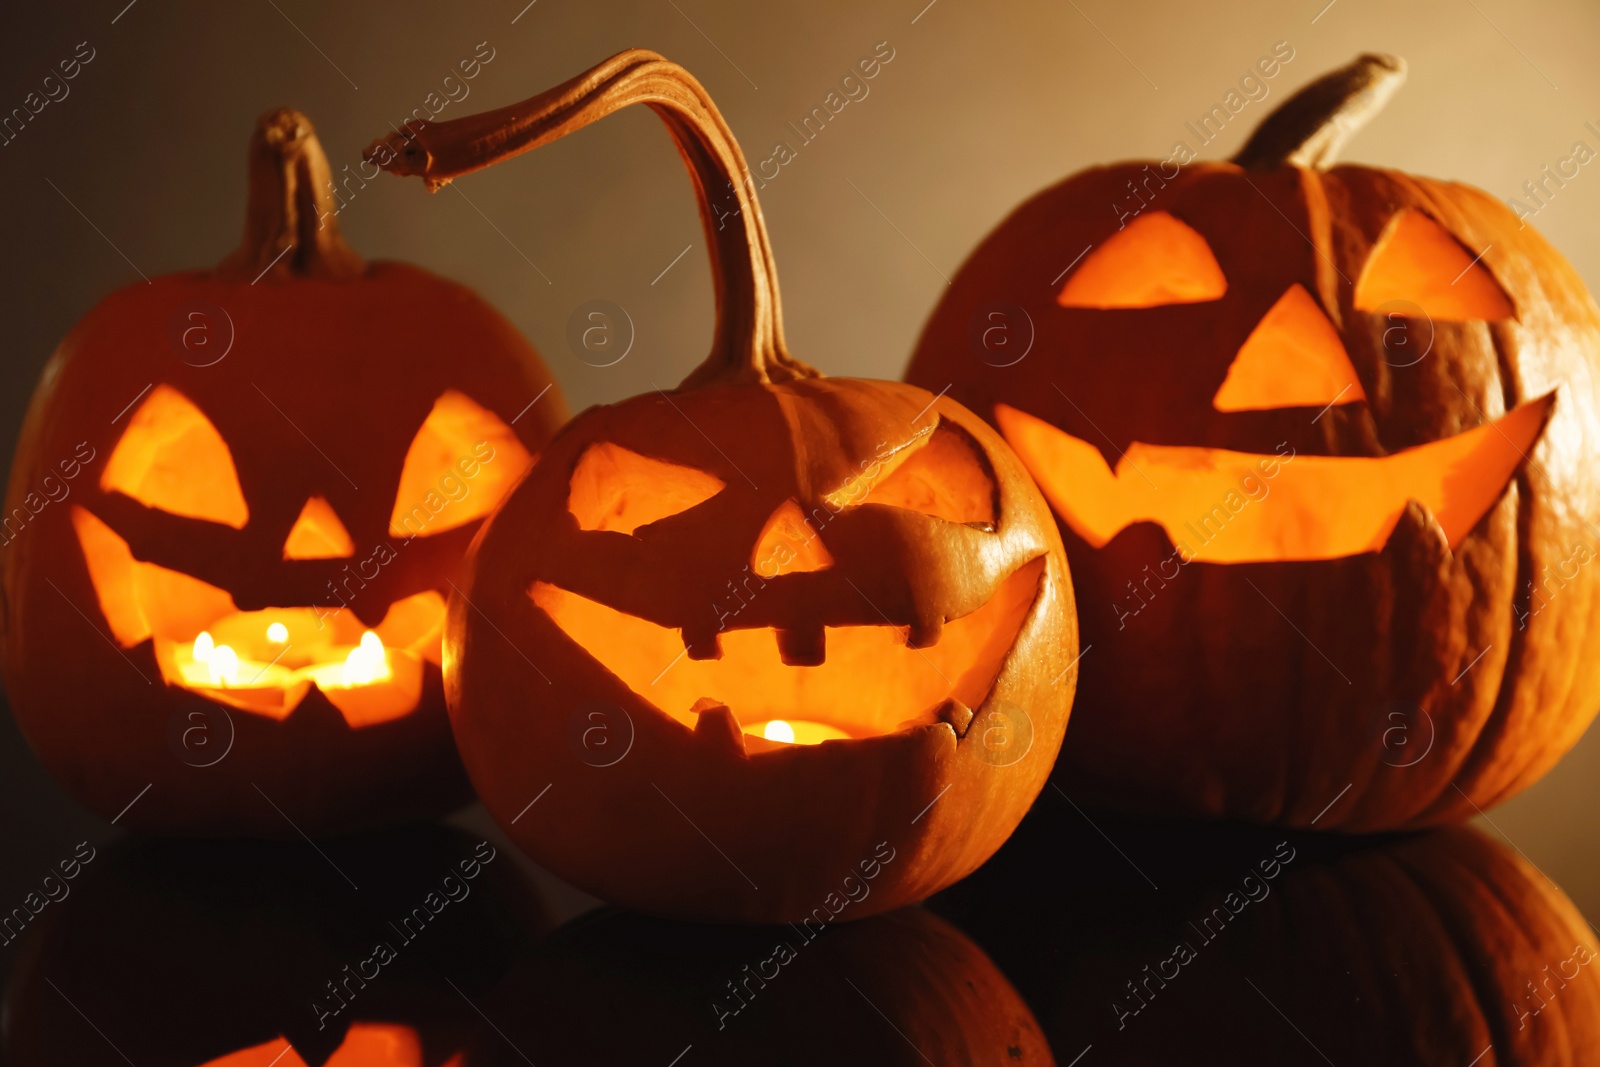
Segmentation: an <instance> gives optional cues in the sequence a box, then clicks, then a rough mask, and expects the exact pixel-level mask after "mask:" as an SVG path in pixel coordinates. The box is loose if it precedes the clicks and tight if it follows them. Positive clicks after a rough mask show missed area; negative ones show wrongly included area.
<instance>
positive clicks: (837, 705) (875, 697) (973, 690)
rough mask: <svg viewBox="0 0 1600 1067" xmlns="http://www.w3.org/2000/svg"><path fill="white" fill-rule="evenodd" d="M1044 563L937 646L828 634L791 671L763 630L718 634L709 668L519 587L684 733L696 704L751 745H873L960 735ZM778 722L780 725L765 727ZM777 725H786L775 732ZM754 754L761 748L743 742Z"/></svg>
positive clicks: (575, 599) (642, 622)
mask: <svg viewBox="0 0 1600 1067" xmlns="http://www.w3.org/2000/svg"><path fill="white" fill-rule="evenodd" d="M1044 565H1045V561H1044V558H1043V557H1040V558H1038V559H1035V560H1032V561H1030V562H1029V563H1027V564H1024V565H1023V566H1021V567H1019V568H1018V569H1017V570H1016V571H1015V572H1014V573H1012V575H1011V576H1010V577H1009V578H1007V579H1006V580H1005V581H1004V582H1003V583H1002V584H1001V586H1000V588H999V589H997V590H996V591H995V593H994V595H993V596H992V597H990V598H989V600H988V601H987V602H986V603H985V604H984V605H983V606H982V607H980V608H978V609H977V610H976V611H973V612H970V613H968V614H966V615H963V616H961V617H959V618H956V619H951V620H949V621H947V622H946V623H945V625H944V627H943V630H942V632H941V634H940V637H939V640H938V641H937V643H935V644H933V645H930V646H928V647H926V648H910V647H908V646H907V644H906V636H907V632H908V631H907V628H906V627H903V626H891V625H883V626H837V627H835V626H830V627H827V628H826V630H825V633H824V637H823V647H822V648H821V649H820V650H818V651H819V652H820V653H821V658H820V662H815V663H814V664H813V663H810V662H808V663H807V664H805V665H795V666H791V665H790V664H789V663H786V662H785V656H784V654H783V652H782V651H781V649H780V644H779V637H778V631H777V630H774V629H771V628H766V627H763V628H753V629H745V630H727V631H724V632H723V633H722V634H721V635H720V636H721V647H722V655H721V657H720V658H718V659H707V660H696V659H691V658H689V656H688V655H687V654H686V649H685V646H684V642H683V636H682V633H681V631H679V630H677V629H672V628H669V627H665V626H659V625H657V624H655V623H653V622H650V621H649V620H647V619H642V618H639V617H638V616H636V615H629V614H627V613H626V612H621V611H618V610H616V609H615V608H612V607H609V606H607V605H605V604H602V603H599V602H598V601H595V600H590V599H589V598H587V597H583V596H580V595H578V594H576V593H572V592H569V591H567V590H565V589H562V588H560V587H559V586H555V585H551V584H549V583H546V582H535V583H534V584H533V586H532V588H531V589H530V590H529V595H530V596H531V597H532V599H533V602H534V603H535V604H536V605H538V606H539V607H540V608H541V609H542V610H543V611H544V612H545V613H546V614H547V615H549V616H550V618H551V619H552V620H553V621H554V622H555V624H556V625H557V626H558V627H560V628H561V630H562V632H563V633H565V634H566V635H567V636H568V637H570V638H572V640H573V641H575V642H576V643H577V644H578V645H579V646H580V647H581V648H583V649H584V650H585V651H586V652H587V653H588V654H589V655H591V656H593V657H594V658H595V659H596V660H598V661H599V662H600V664H601V665H602V666H604V667H605V668H606V669H607V670H608V671H610V672H611V673H612V674H614V675H615V676H616V677H617V678H619V679H620V680H622V681H623V682H624V683H625V684H626V685H627V686H628V688H629V689H631V690H633V692H634V693H635V694H637V695H638V696H640V697H642V698H643V699H645V700H647V701H649V702H650V703H651V704H652V705H654V706H655V707H656V708H657V709H658V710H660V711H662V712H663V713H665V714H667V715H670V716H671V717H672V718H674V719H677V720H678V721H679V722H681V723H683V724H684V725H686V726H689V727H691V728H693V727H695V726H696V725H697V724H698V723H697V720H698V718H699V716H698V714H697V712H696V710H695V709H696V706H697V705H699V706H700V707H701V708H704V707H706V706H708V704H714V705H722V706H726V707H727V708H728V709H729V711H730V712H731V713H732V715H733V718H734V719H735V720H736V721H737V724H738V726H739V728H740V729H742V730H744V731H745V732H746V733H747V734H753V735H754V736H755V737H763V736H764V737H766V738H768V739H772V740H779V741H787V740H789V739H790V737H789V736H787V732H792V735H793V739H794V740H796V741H801V742H804V741H821V740H831V739H844V738H863V737H872V736H876V735H879V734H887V733H892V732H894V731H896V730H898V729H901V728H903V727H906V726H909V725H922V724H928V723H933V722H936V721H939V720H940V719H946V720H947V721H953V724H957V726H958V730H964V728H965V724H966V722H967V721H968V720H969V719H970V712H971V709H973V708H976V707H978V706H979V705H981V704H982V702H983V700H984V699H985V697H987V695H988V693H989V690H990V688H992V687H993V685H994V680H995V677H996V676H997V675H998V674H999V672H1000V668H1001V666H1002V665H1003V663H1004V662H1005V657H1006V655H1007V653H1009V652H1010V650H1011V648H1012V646H1013V645H1014V644H1015V643H1016V640H1017V635H1018V633H1019V632H1020V631H1021V629H1022V624H1023V622H1024V621H1025V620H1026V618H1027V617H1028V614H1029V612H1030V611H1031V609H1032V607H1033V604H1034V601H1035V600H1036V599H1037V597H1038V595H1039V587H1040V583H1041V581H1042V580H1043V574H1044ZM774 722H778V723H782V724H783V727H780V728H777V729H772V728H769V724H771V723H774ZM784 728H787V730H785V729H784ZM750 747H751V748H752V749H755V748H759V747H760V746H759V745H751V746H750Z"/></svg>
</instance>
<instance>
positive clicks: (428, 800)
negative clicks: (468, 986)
mask: <svg viewBox="0 0 1600 1067" xmlns="http://www.w3.org/2000/svg"><path fill="white" fill-rule="evenodd" d="M332 191H333V184H332V181H331V177H330V174H329V168H328V164H327V160H326V158H325V156H324V155H323V152H322V149H321V147H320V145H319V144H318V142H317V139H316V136H315V134H314V133H313V131H312V129H311V124H310V123H309V122H308V121H307V120H306V118H305V117H304V116H303V115H300V114H298V113H297V112H294V111H289V110H279V111H274V112H270V113H268V114H267V115H265V116H263V117H262V119H261V120H260V123H259V125H258V127H257V129H256V131H255V135H254V138H253V139H252V142H251V148H250V191H249V215H248V221H247V227H246V235H245V241H244V244H243V246H242V247H241V248H240V250H239V251H238V252H237V253H236V254H235V255H233V256H232V257H230V258H229V259H228V260H226V261H224V262H223V263H222V264H221V266H219V267H218V268H216V269H215V270H210V271H196V272H191V273H186V274H174V275H168V276H164V277H160V278H156V279H155V280H153V281H151V282H149V283H148V284H137V285H133V286H130V287H128V288H126V289H123V290H121V291H119V292H117V293H114V294H113V295H112V296H110V297H108V298H107V299H106V300H105V301H104V302H102V303H101V304H100V305H99V306H98V307H96V308H95V309H94V310H93V311H92V312H90V314H89V315H88V316H87V317H86V318H85V319H84V320H83V321H82V322H81V323H79V324H78V326H77V327H76V328H75V329H74V330H73V331H72V333H71V334H70V335H69V336H68V337H67V338H66V339H65V340H64V341H63V342H62V344H61V346H60V348H59V349H58V350H57V352H56V353H55V355H54V356H53V358H52V359H51V361H50V363H49V365H48V366H47V367H46V369H45V372H44V376H43V379H42V381H41V383H40V385H39V388H38V391H37V392H36V393H35V395H34V398H33V402H32V406H31V407H30V409H29V412H28V415H27V420H26V422H25V424H24V426H23V430H22V437H21V441H20V443H19V445H18V449H17V454H16V459H15V461H14V464H13V467H12V472H11V481H10V487H9V491H8V495H7V498H6V504H5V515H4V519H3V523H4V530H3V534H0V542H3V544H4V548H3V551H4V591H5V604H4V608H5V610H4V612H3V614H0V630H3V637H4V672H5V681H6V689H7V693H8V695H9V697H10V702H11V707H12V710H13V713H14V714H15V715H16V717H17V721H18V723H19V724H20V725H21V726H22V729H23V732H24V733H25V734H26V735H27V737H28V740H29V741H30V742H31V744H32V745H33V748H34V750H35V751H36V752H37V753H38V754H39V757H40V758H41V759H42V760H43V761H44V763H45V764H46V765H47V766H48V767H49V768H50V769H51V770H52V771H53V772H54V773H55V774H56V776H57V777H58V778H59V779H61V781H62V782H63V783H64V784H65V785H66V786H67V787H68V789H69V790H70V791H72V792H73V793H74V794H75V795H76V796H78V798H79V799H80V800H82V801H83V802H84V803H86V804H87V805H88V806H90V807H91V808H93V809H95V810H96V811H98V812H100V813H102V814H104V815H106V816H107V817H115V816H117V815H118V814H119V813H120V812H123V809H125V808H126V809H127V811H126V813H125V814H124V815H123V817H122V818H121V819H120V820H119V821H120V823H121V825H124V826H131V827H134V828H141V829H149V830H159V831H167V832H178V833H254V834H268V835H293V834H295V833H296V832H297V831H303V832H306V833H317V832H323V831H335V830H341V829H349V828H352V827H355V826H358V825H362V824H367V823H373V822H381V821H387V820H393V819H401V818H405V817H416V816H422V815H427V814H434V813H437V812H440V811H443V810H447V809H448V808H449V807H450V806H452V805H454V804H458V803H461V802H463V801H464V800H466V799H467V798H468V796H470V793H469V792H468V788H467V784H466V781H465V778H464V775H463V774H462V771H461V768H460V763H459V761H458V759H457V758H456V756H455V753H454V746H453V744H452V742H451V739H450V734H449V727H448V721H447V718H446V714H445V708H444V698H443V690H442V678H441V674H440V668H439V663H440V658H441V656H440V641H441V633H442V629H443V625H444V614H445V612H444V605H445V599H446V598H447V597H448V596H449V595H450V593H451V582H452V581H453V580H454V579H455V577H456V576H457V568H458V567H459V566H460V564H461V560H462V557H463V555H464V553H465V551H466V547H467V544H468V542H469V541H470V539H471V538H472V536H473V534H474V533H475V532H476V530H477V528H478V526H479V525H480V523H481V521H482V518H483V516H484V515H486V514H487V513H488V512H489V511H490V510H491V509H492V508H493V507H494V505H495V504H496V503H498V501H499V500H500V499H501V498H502V497H503V496H504V495H505V493H506V491H507V490H508V489H509V488H510V486H511V485H512V483H513V482H515V481H516V479H517V478H518V477H520V476H521V474H522V473H523V471H524V470H526V469H527V467H528V466H529V464H530V463H531V461H532V455H533V453H535V452H536V451H537V450H538V449H539V448H540V447H542V445H543V444H544V443H545V441H547V440H548V439H549V436H550V434H551V432H552V431H553V429H554V428H555V426H557V425H559V423H560V421H561V419H562V417H563V412H562V406H561V401H560V399H559V396H555V395H552V396H543V391H544V390H546V389H548V388H549V386H550V380H549V375H548V372H547V371H546V370H545V368H544V367H543V365H542V364H541V363H540V361H539V358H538V356H537V355H536V354H535V353H534V352H533V351H532V349H531V348H529V347H528V345H527V343H526V342H525V341H523V340H522V338H521V337H520V336H518V335H517V333H516V331H515V330H514V329H513V328H512V327H511V326H510V324H509V323H507V322H506V321H505V320H504V319H503V318H502V317H501V316H499V315H498V314H497V313H495V312H494V311H493V310H492V309H491V308H489V307H488V306H487V305H486V304H484V303H483V302H482V301H481V300H480V299H479V298H478V297H476V296H475V295H474V294H473V293H471V292H470V291H469V290H467V289H465V288H463V287H461V286H459V285H456V284H454V283H451V282H448V281H445V280H443V279H441V278H438V277H436V276H434V275H432V274H429V273H427V272H425V271H422V270H419V269H417V268H415V267H411V266H408V265H405V264H401V263H372V264H367V263H364V262H363V261H362V260H361V259H360V258H358V257H357V256H356V255H355V254H354V253H353V252H352V251H351V250H350V249H349V248H348V247H347V246H346V245H345V244H344V242H343V241H342V240H341V239H340V237H339V231H338V228H337V220H336V218H335V210H334V209H335V202H334V200H333V195H332ZM535 401H538V402H537V403H535ZM146 787H148V790H147V789H146ZM135 798H137V803H133V801H134V800H135ZM130 804H131V807H130Z"/></svg>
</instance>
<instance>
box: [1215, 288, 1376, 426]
mask: <svg viewBox="0 0 1600 1067" xmlns="http://www.w3.org/2000/svg"><path fill="white" fill-rule="evenodd" d="M1366 398H1367V394H1366V393H1365V392H1364V391H1363V390H1362V388H1361V382H1360V380H1359V379H1358V378H1357V377H1356V369H1355V367H1353V366H1351V364H1350V356H1349V354H1348V353H1346V352H1345V349H1344V343H1343V342H1342V341H1340V340H1339V333H1338V331H1337V330H1335V329H1334V328H1333V323H1331V322H1329V321H1328V316H1326V315H1324V314H1323V313H1322V308H1320V307H1318V306H1317V302H1316V301H1315V300H1314V299H1312V297H1311V294H1310V293H1308V292H1306V291H1305V288H1304V287H1303V286H1301V285H1300V284H1299V283H1298V282H1297V283H1295V284H1294V285H1291V286H1289V288H1288V290H1287V291H1285V292H1284V294H1283V295H1282V296H1281V297H1279V298H1278V302H1277V303H1276V304H1273V305H1272V308H1271V310H1269V311H1268V312H1267V313H1266V314H1265V315H1263V316H1261V321H1260V322H1258V323H1257V324H1256V328H1255V329H1254V330H1252V331H1250V336H1249V337H1248V338H1246V339H1245V342H1244V344H1243V346H1241V347H1240V349H1239V354H1238V355H1236V356H1234V357H1233V363H1232V365H1231V366H1229V367H1228V376H1227V378H1226V379H1224V380H1223V382H1222V387H1221V388H1220V389H1218V390H1217V395H1216V396H1215V397H1214V398H1213V399H1212V401H1211V405H1212V407H1214V408H1216V409H1217V410H1218V411H1270V410H1272V409H1273V408H1290V407H1319V408H1320V407H1325V406H1327V405H1329V404H1353V403H1355V402H1356V401H1358V400H1365V399H1366Z"/></svg>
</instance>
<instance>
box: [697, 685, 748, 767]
mask: <svg viewBox="0 0 1600 1067" xmlns="http://www.w3.org/2000/svg"><path fill="white" fill-rule="evenodd" d="M689 710H690V712H692V713H693V714H695V715H698V716H699V719H698V720H696V722H695V727H694V737H695V740H696V741H698V742H699V743H701V744H703V745H706V746H708V747H711V748H720V749H724V750H726V751H727V752H729V753H732V754H734V755H738V756H743V755H744V754H745V748H744V731H743V730H741V729H739V720H738V719H736V718H734V715H733V711H732V709H730V708H729V707H728V705H726V704H724V703H722V702H720V701H718V700H715V699H713V698H711V697H701V698H700V699H699V700H697V701H695V703H694V707H692V708H690V709H689Z"/></svg>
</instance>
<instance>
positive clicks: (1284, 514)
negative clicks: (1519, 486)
mask: <svg viewBox="0 0 1600 1067" xmlns="http://www.w3.org/2000/svg"><path fill="white" fill-rule="evenodd" d="M1554 402H1555V393H1553V392H1552V393H1549V394H1547V395H1545V396H1543V397H1540V398H1539V399H1537V400H1530V401H1528V402H1526V403H1523V404H1519V405H1518V406H1517V407H1516V408H1514V409H1512V410H1511V411H1509V412H1507V413H1506V414H1505V415H1502V416H1501V417H1500V418H1498V419H1496V420H1495V421H1494V422H1490V423H1485V424H1484V425H1482V426H1478V427H1476V428H1474V429H1471V430H1466V431H1463V432H1462V433H1459V434H1456V435H1455V436H1453V437H1446V438H1444V439H1442V440H1438V441H1430V442H1429V443H1427V444H1423V445H1417V446H1416V447H1414V448H1408V449H1405V450H1404V451H1401V452H1396V453H1394V454H1393V455H1389V456H1379V457H1361V456H1295V455H1293V453H1292V451H1291V452H1290V454H1288V455H1281V454H1280V455H1256V454H1253V453H1248V452H1232V451H1228V450H1226V449H1221V448H1196V447H1188V446H1171V445H1150V444H1144V443H1142V442H1137V441H1136V442H1134V443H1133V444H1131V445H1129V446H1128V450H1127V452H1126V453H1125V454H1124V455H1123V456H1122V458H1121V459H1120V460H1119V461H1118V462H1117V465H1116V468H1115V470H1113V469H1112V468H1110V467H1109V466H1107V464H1106V461H1105V459H1104V457H1102V456H1101V454H1100V451H1099V449H1097V448H1095V446H1094V445H1092V444H1090V443H1089V442H1087V441H1084V440H1082V439H1081V438H1078V437H1074V436H1073V435H1072V434H1069V433H1067V432H1066V431H1065V430H1061V429H1058V428H1057V427H1055V426H1052V425H1051V424H1050V423H1048V422H1045V421H1044V420H1042V419H1039V418H1037V417H1035V416H1033V415H1029V414H1027V413H1026V412H1023V411H1019V410H1017V409H1016V408H1012V407H1008V406H1007V405H1005V404H996V405H995V422H996V424H997V425H998V426H999V427H1000V431H1001V433H1003V434H1004V435H1005V438H1006V440H1007V441H1008V442H1009V443H1010V444H1011V447H1012V448H1013V449H1015V450H1016V452H1017V455H1018V456H1019V457H1020V458H1021V459H1022V462H1023V464H1024V465H1026V466H1027V468H1028V471H1029V473H1031V474H1032V475H1033V476H1034V480H1035V481H1037V482H1038V483H1039V488H1040V489H1041V490H1042V491H1043V492H1044V495H1045V498H1046V499H1048V500H1049V501H1050V506H1051V507H1052V508H1053V509H1055V512H1056V514H1057V515H1060V516H1061V518H1062V519H1063V521H1065V522H1066V523H1067V525H1069V526H1071V527H1072V529H1073V531H1074V532H1075V533H1077V535H1078V536H1079V537H1081V538H1083V539H1084V540H1085V541H1087V542H1088V543H1089V544H1090V545H1091V546H1092V547H1094V548H1100V547H1103V546H1104V545H1105V544H1106V543H1107V542H1109V541H1110V540H1111V539H1112V538H1113V537H1115V536H1116V535H1117V534H1118V533H1120V532H1121V531H1122V530H1123V529H1125V528H1126V527H1128V526H1130V525H1132V524H1133V523H1136V522H1155V523H1159V524H1160V525H1161V526H1162V527H1163V528H1164V529H1165V530H1166V532H1167V536H1168V538H1169V539H1170V540H1171V541H1172V543H1173V545H1174V546H1175V547H1177V548H1178V549H1179V551H1180V552H1183V553H1184V556H1185V559H1186V560H1200V561H1203V562H1207V563H1261V562H1269V561H1278V560H1324V559H1342V558H1344V557H1346V556H1354V555H1359V554H1361V553H1364V552H1377V551H1381V550H1382V549H1383V547H1384V545H1385V544H1387V543H1388V540H1389V536H1390V534H1392V533H1393V532H1394V528H1395V524H1396V523H1397V522H1398V521H1399V519H1400V516H1401V515H1402V514H1403V513H1404V512H1405V510H1406V506H1407V504H1408V503H1409V502H1410V501H1413V500H1415V501H1417V502H1418V503H1420V504H1422V505H1423V506H1424V507H1425V508H1427V509H1428V511H1429V513H1430V514H1431V515H1432V516H1433V517H1434V519H1435V520H1437V521H1438V523H1439V526H1440V529H1441V530H1442V531H1443V532H1444V535H1445V538H1446V540H1447V541H1448V543H1449V545H1450V547H1451V548H1452V549H1454V548H1455V547H1457V546H1458V545H1459V544H1460V543H1461V541H1462V540H1464V539H1465V538H1466V536H1467V534H1469V533H1470V532H1471V531H1472V528H1473V527H1474V526H1476V525H1477V523H1478V521H1479V520H1480V519H1482V518H1483V516H1484V514H1485V513H1486V512H1487V511H1488V510H1489V508H1490V507H1491V506H1492V505H1493V504H1494V502H1495V501H1496V500H1498V499H1500V497H1501V495H1502V494H1503V493H1504V492H1505V488H1506V485H1507V484H1508V483H1509V481H1510V479H1511V477H1512V475H1513V474H1514V473H1515V472H1516V471H1517V469H1518V468H1519V467H1520V466H1522V464H1523V463H1525V462H1526V461H1527V457H1528V453H1529V452H1531V451H1532V450H1533V447H1534V445H1535V444H1536V443H1537V442H1538V440H1539V438H1540V436H1541V435H1542V434H1543V433H1544V427H1545V424H1546V422H1547V420H1548V419H1549V416H1550V411H1551V408H1552V407H1553V405H1554Z"/></svg>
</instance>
